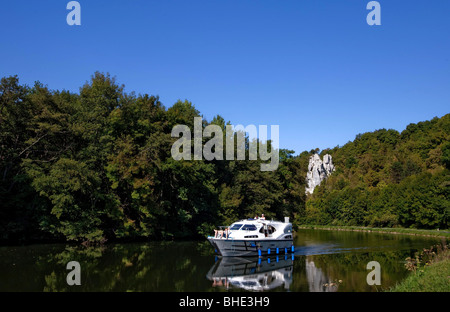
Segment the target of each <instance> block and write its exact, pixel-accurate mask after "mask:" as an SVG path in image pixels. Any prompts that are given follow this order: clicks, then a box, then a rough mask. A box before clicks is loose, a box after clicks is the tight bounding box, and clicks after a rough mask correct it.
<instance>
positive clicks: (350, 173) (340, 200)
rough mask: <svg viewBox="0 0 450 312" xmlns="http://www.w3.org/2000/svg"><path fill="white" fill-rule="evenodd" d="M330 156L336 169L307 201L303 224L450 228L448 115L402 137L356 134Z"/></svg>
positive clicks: (408, 130) (413, 127)
mask: <svg viewBox="0 0 450 312" xmlns="http://www.w3.org/2000/svg"><path fill="white" fill-rule="evenodd" d="M326 153H328V154H330V155H332V157H333V162H334V164H335V166H336V171H335V172H334V173H333V174H332V175H331V176H330V177H329V178H328V179H327V180H326V182H325V183H322V184H321V185H320V186H318V187H316V189H315V190H314V194H313V195H312V196H310V198H308V200H307V202H306V207H305V210H304V211H303V213H302V215H301V216H300V217H299V218H298V221H299V222H300V223H308V224H321V225H358V226H370V227H405V228H410V227H411V228H423V229H436V228H440V229H447V228H448V227H449V215H450V200H449V195H450V171H449V169H450V114H447V115H445V116H443V117H441V118H433V119H432V120H430V121H424V122H419V123H417V124H410V125H408V126H407V127H406V129H405V130H404V131H402V132H401V133H399V132H398V131H395V130H392V129H390V130H386V129H381V130H377V131H374V132H368V133H364V134H358V135H357V136H356V138H355V139H354V141H352V142H349V143H347V144H345V145H344V146H342V147H335V148H333V149H328V150H324V151H321V154H326ZM305 156H308V155H305Z"/></svg>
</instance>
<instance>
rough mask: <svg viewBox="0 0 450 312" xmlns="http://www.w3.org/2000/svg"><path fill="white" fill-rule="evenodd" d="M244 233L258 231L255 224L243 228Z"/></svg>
mask: <svg viewBox="0 0 450 312" xmlns="http://www.w3.org/2000/svg"><path fill="white" fill-rule="evenodd" d="M241 230H242V231H256V226H255V225H254V224H246V225H244V226H243V227H242V229H241Z"/></svg>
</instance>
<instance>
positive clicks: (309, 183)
mask: <svg viewBox="0 0 450 312" xmlns="http://www.w3.org/2000/svg"><path fill="white" fill-rule="evenodd" d="M333 171H334V165H333V158H332V157H331V155H329V154H326V155H324V156H323V161H322V160H321V159H320V157H319V155H318V154H314V155H312V156H311V157H310V158H309V164H308V172H307V173H306V194H308V193H309V194H312V193H313V192H314V188H315V187H316V186H318V185H320V183H321V182H322V181H323V180H325V179H326V178H327V177H329V176H330V174H331V173H332V172H333Z"/></svg>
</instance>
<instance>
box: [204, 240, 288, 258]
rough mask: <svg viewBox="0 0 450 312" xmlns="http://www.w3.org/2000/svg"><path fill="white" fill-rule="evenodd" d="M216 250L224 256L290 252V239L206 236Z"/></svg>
mask: <svg viewBox="0 0 450 312" xmlns="http://www.w3.org/2000/svg"><path fill="white" fill-rule="evenodd" d="M208 241H209V242H210V243H211V245H212V246H213V247H214V248H215V250H216V252H217V253H218V254H219V255H221V256H224V257H251V256H263V255H264V256H265V255H276V254H277V253H278V254H285V253H290V252H292V246H293V240H292V239H263V240H255V239H253V240H247V239H232V238H228V239H226V238H215V237H208Z"/></svg>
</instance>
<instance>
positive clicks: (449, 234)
mask: <svg viewBox="0 0 450 312" xmlns="http://www.w3.org/2000/svg"><path fill="white" fill-rule="evenodd" d="M297 228H298V229H310V230H330V231H354V232H378V233H386V234H402V235H419V236H429V237H439V238H446V239H450V231H449V230H420V229H407V228H371V227H363V226H333V225H307V224H302V225H299V226H297Z"/></svg>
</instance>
